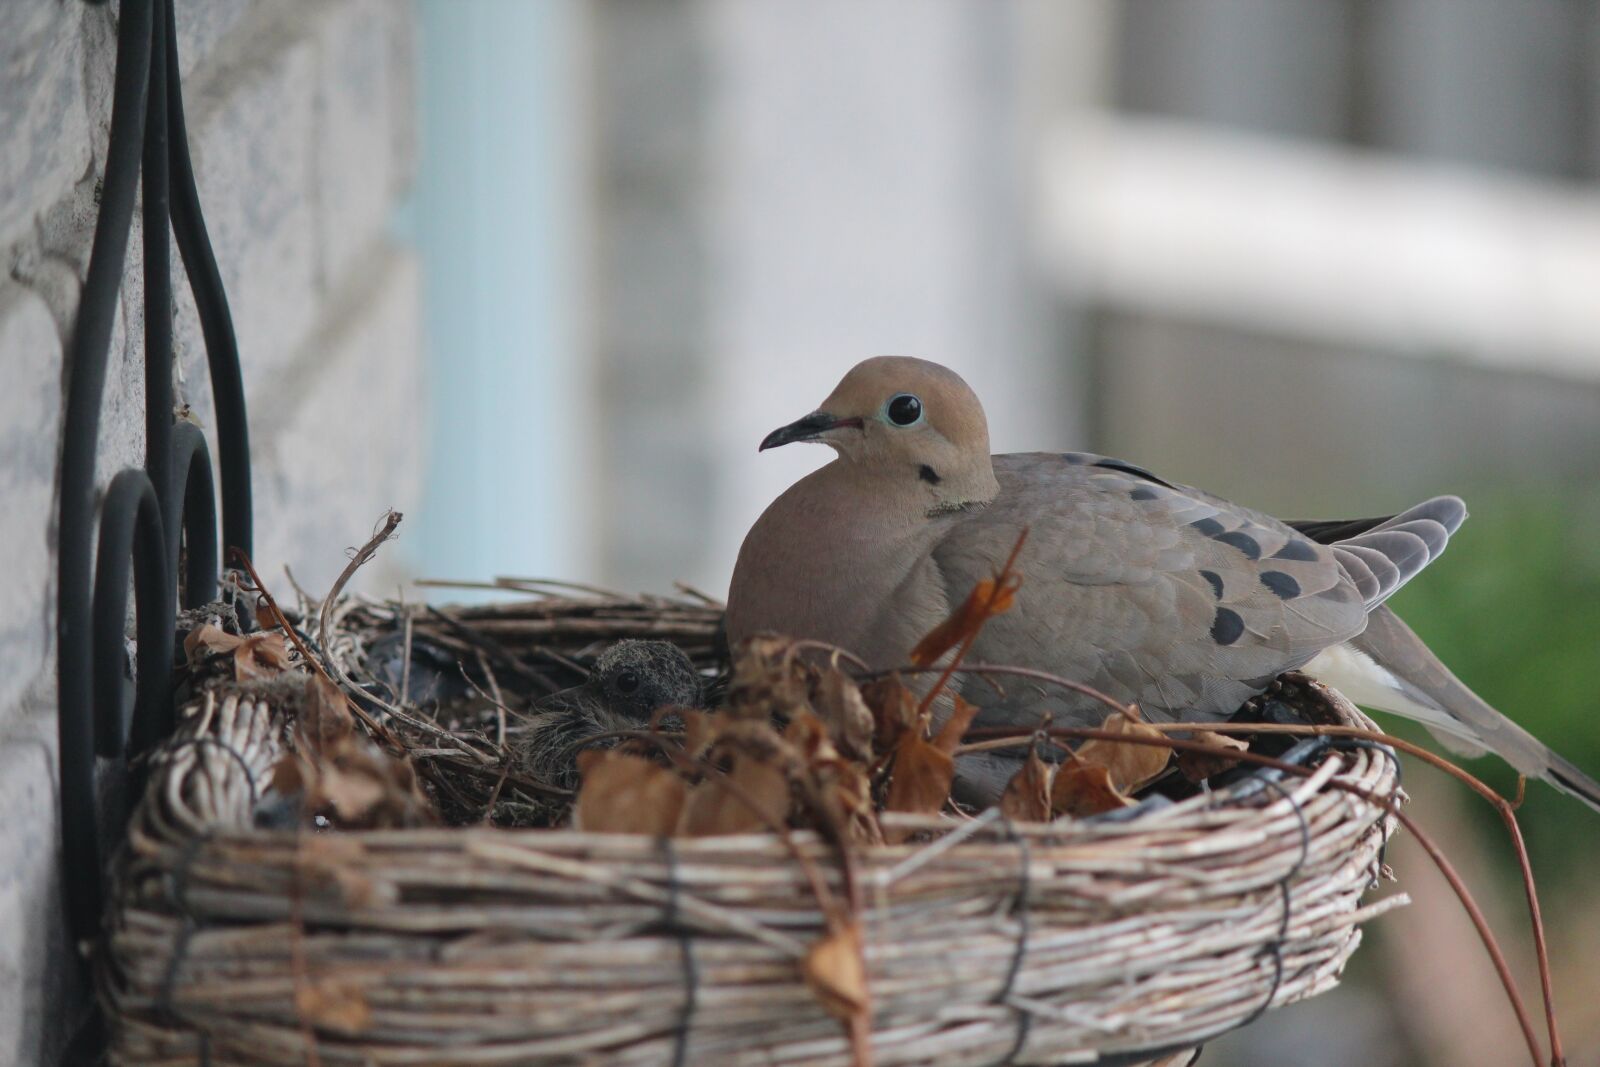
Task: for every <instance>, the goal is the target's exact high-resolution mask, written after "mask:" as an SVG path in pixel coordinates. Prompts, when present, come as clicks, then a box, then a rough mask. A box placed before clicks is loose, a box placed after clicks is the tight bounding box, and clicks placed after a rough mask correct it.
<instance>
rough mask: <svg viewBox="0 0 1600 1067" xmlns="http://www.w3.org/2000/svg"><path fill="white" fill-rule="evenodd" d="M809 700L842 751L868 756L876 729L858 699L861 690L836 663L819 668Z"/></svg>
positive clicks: (864, 703) (865, 757) (862, 701)
mask: <svg viewBox="0 0 1600 1067" xmlns="http://www.w3.org/2000/svg"><path fill="white" fill-rule="evenodd" d="M811 703H812V707H814V708H815V709H816V712H817V716H818V718H820V719H821V720H822V721H823V722H824V723H826V724H827V727H828V732H829V733H830V734H832V735H833V738H834V741H835V743H836V744H837V745H838V746H839V748H840V749H841V750H842V751H843V752H845V753H847V754H849V755H851V756H854V757H856V758H858V759H864V760H870V759H871V758H872V736H873V734H874V733H875V732H876V724H875V723H874V721H873V716H872V712H871V710H870V709H868V707H867V702H866V701H865V700H863V699H862V697H861V690H860V689H859V688H858V687H857V686H856V683H855V682H854V681H852V680H851V679H850V678H849V677H848V676H847V675H846V674H845V673H844V672H843V671H842V670H840V669H839V668H838V667H836V666H830V667H828V668H827V669H825V670H823V672H822V674H821V677H819V678H818V679H817V684H816V687H815V692H814V693H813V696H812V701H811Z"/></svg>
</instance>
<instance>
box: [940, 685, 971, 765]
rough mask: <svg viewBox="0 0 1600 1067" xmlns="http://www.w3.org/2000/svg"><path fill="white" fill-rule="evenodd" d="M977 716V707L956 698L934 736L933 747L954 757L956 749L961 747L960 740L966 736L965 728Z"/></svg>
mask: <svg viewBox="0 0 1600 1067" xmlns="http://www.w3.org/2000/svg"><path fill="white" fill-rule="evenodd" d="M977 716H978V708H977V705H975V704H968V703H967V702H966V701H965V700H962V699H961V698H960V697H956V698H955V704H954V706H953V707H952V709H951V711H950V717H949V718H947V719H945V721H944V725H943V726H940V727H939V732H938V733H937V734H935V735H934V738H933V747H934V748H937V749H938V750H939V751H940V752H943V753H945V754H947V755H954V754H955V751H956V749H958V748H960V747H961V738H962V737H964V736H965V735H966V732H967V727H969V726H971V725H972V720H973V719H975V718H977Z"/></svg>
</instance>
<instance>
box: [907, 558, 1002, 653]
mask: <svg viewBox="0 0 1600 1067" xmlns="http://www.w3.org/2000/svg"><path fill="white" fill-rule="evenodd" d="M1008 566H1009V564H1008ZM1021 585H1022V578H1021V576H1020V575H1016V574H1012V573H1009V572H1002V573H1001V574H1000V575H998V576H996V577H995V578H983V579H980V580H979V581H978V584H977V585H975V586H973V587H972V592H970V593H968V594H967V599H966V600H964V601H962V602H961V606H960V607H958V608H956V610H955V611H953V612H951V613H950V617H949V618H947V619H945V620H944V621H943V622H941V623H940V624H939V625H938V626H935V627H934V628H933V629H932V630H929V631H928V633H927V635H926V636H924V637H923V639H922V640H921V641H918V642H917V645H916V647H915V648H913V649H912V650H911V662H912V663H915V664H916V665H917V666H919V667H927V666H930V665H931V664H934V663H937V662H938V661H939V658H940V657H941V656H943V655H944V654H945V653H947V652H949V651H950V650H951V649H954V648H956V647H958V646H960V645H961V644H963V643H964V642H966V641H970V640H971V639H972V638H974V637H976V636H977V635H978V631H979V630H981V629H983V626H984V624H985V623H987V622H988V621H989V620H990V619H992V618H994V617H995V616H996V615H1001V614H1004V613H1005V612H1007V611H1010V610H1011V608H1012V606H1013V605H1014V604H1015V603H1016V599H1017V589H1018V588H1020V587H1021Z"/></svg>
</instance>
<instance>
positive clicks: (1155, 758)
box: [1077, 708, 1172, 793]
mask: <svg viewBox="0 0 1600 1067" xmlns="http://www.w3.org/2000/svg"><path fill="white" fill-rule="evenodd" d="M1138 710H1139V709H1138V708H1134V709H1133V714H1132V715H1123V714H1120V713H1118V712H1112V713H1111V714H1110V715H1108V716H1106V720H1105V722H1103V723H1101V724H1100V729H1102V730H1109V731H1111V732H1112V733H1118V734H1125V735H1127V736H1128V737H1147V738H1152V739H1154V740H1156V741H1162V742H1165V741H1166V734H1164V733H1162V732H1161V731H1160V730H1157V729H1155V728H1153V727H1151V726H1149V725H1147V724H1146V723H1143V722H1141V721H1139V717H1138ZM1171 756H1172V750H1171V749H1170V748H1168V747H1167V746H1166V745H1165V744H1160V745H1151V744H1144V743H1142V742H1124V741H1102V740H1100V739H1098V738H1094V739H1091V740H1089V741H1085V742H1084V743H1083V744H1081V745H1079V746H1078V749H1077V758H1078V760H1079V761H1081V762H1083V763H1087V764H1090V765H1091V766H1096V767H1104V768H1105V769H1106V770H1107V771H1109V772H1110V776H1111V784H1112V785H1114V786H1115V787H1116V788H1117V789H1118V790H1119V791H1121V792H1123V793H1133V792H1136V791H1137V790H1138V789H1140V788H1141V787H1142V786H1144V785H1146V784H1148V783H1149V782H1150V781H1151V779H1153V778H1155V777H1156V776H1157V775H1159V774H1160V773H1161V772H1162V771H1164V770H1166V769H1167V761H1168V760H1169V759H1170V758H1171Z"/></svg>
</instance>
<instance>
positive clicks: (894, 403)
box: [883, 393, 922, 426]
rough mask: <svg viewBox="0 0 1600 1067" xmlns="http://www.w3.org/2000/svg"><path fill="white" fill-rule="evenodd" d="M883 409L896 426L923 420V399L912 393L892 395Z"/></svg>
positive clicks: (912, 424)
mask: <svg viewBox="0 0 1600 1067" xmlns="http://www.w3.org/2000/svg"><path fill="white" fill-rule="evenodd" d="M883 411H884V414H886V415H888V416H889V421H890V422H892V423H894V424H895V425H896V426H914V425H916V424H917V423H919V422H921V421H922V401H920V400H918V399H917V398H916V397H914V396H912V395H911V394H910V393H896V394H895V395H894V396H891V397H890V398H889V402H888V403H887V404H885V405H884V406H883Z"/></svg>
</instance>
